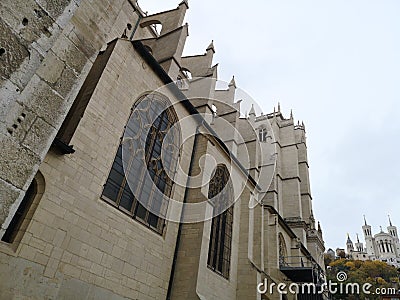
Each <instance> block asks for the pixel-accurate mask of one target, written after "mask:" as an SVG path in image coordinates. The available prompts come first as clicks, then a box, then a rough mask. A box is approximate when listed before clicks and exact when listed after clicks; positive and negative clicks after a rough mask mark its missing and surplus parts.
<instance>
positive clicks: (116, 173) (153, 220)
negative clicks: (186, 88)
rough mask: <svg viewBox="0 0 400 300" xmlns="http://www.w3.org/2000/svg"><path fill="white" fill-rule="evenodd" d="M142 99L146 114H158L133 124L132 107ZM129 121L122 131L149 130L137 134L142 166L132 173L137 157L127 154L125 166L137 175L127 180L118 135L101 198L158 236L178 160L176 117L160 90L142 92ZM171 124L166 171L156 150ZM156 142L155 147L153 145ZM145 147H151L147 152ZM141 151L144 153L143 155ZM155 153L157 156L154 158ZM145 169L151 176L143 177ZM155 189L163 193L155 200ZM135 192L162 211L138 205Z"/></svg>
mask: <svg viewBox="0 0 400 300" xmlns="http://www.w3.org/2000/svg"><path fill="white" fill-rule="evenodd" d="M142 101H148V102H150V103H149V104H148V106H147V109H148V111H146V112H145V113H146V116H147V115H148V114H151V113H153V112H156V111H158V110H161V112H160V113H159V114H157V115H158V117H156V118H155V121H154V122H153V123H152V124H150V123H144V122H143V120H141V121H137V123H135V122H133V121H132V120H131V117H132V114H133V113H135V111H136V110H135V108H137V107H138V106H139V105H140V104H141V103H142ZM157 105H161V106H162V107H161V106H159V107H157ZM129 120H130V121H129V122H128V124H127V125H126V126H125V130H124V134H125V131H127V130H135V129H137V128H130V126H131V127H132V126H137V127H138V128H139V127H140V129H138V130H140V131H141V132H142V134H143V132H145V133H146V132H148V133H149V134H148V135H147V136H146V137H144V135H143V136H140V137H138V140H139V142H140V140H143V141H145V143H144V144H145V145H142V147H143V149H141V151H142V155H143V156H144V160H145V162H144V163H145V167H143V166H142V167H141V169H140V170H139V172H137V173H136V169H134V162H136V160H137V159H138V157H134V155H132V156H131V157H128V158H129V166H128V168H131V170H133V171H132V172H135V176H134V178H135V179H136V178H137V180H135V182H131V181H130V182H129V183H128V181H127V178H126V176H125V174H126V173H125V172H124V167H127V166H123V163H122V148H123V143H124V140H123V138H121V141H120V144H119V145H118V149H117V152H116V155H115V157H114V161H113V164H112V166H111V170H110V173H109V175H108V177H107V179H106V182H105V184H104V188H103V192H102V195H101V198H102V199H103V200H105V201H106V202H107V203H109V204H111V205H112V206H114V207H115V208H116V209H118V210H119V211H121V212H123V213H124V214H126V215H128V216H129V217H130V218H132V219H134V220H135V221H137V222H138V223H140V224H142V225H144V226H145V227H147V228H149V229H150V230H152V231H154V232H156V233H158V234H159V235H163V234H164V232H165V230H164V229H165V226H166V220H165V217H166V213H167V209H168V200H169V197H170V196H171V195H172V194H173V192H174V180H173V179H174V178H170V177H169V176H168V174H175V173H176V168H177V165H178V164H179V159H180V156H181V155H180V149H179V145H180V139H181V136H180V135H181V130H180V127H179V124H177V122H178V117H177V114H176V112H175V110H174V109H173V107H172V105H171V102H170V100H169V99H168V97H166V96H164V95H162V94H160V93H155V92H152V93H146V94H144V95H143V96H141V97H139V98H138V99H137V100H136V101H135V104H134V105H133V108H132V112H131V114H130V116H129ZM165 124H166V128H163V129H161V126H165ZM147 127H149V128H150V129H148V130H145V128H147ZM172 127H173V128H174V130H175V133H176V134H175V135H174V136H173V138H174V140H173V144H175V146H176V147H175V149H174V153H173V155H174V157H175V158H171V160H170V164H169V165H170V168H173V170H169V172H168V171H166V170H165V169H164V166H163V164H162V162H161V152H160V151H161V148H162V147H164V146H163V142H164V138H165V136H166V133H167V132H168V131H169V130H170V129H171V128H172ZM164 132H165V133H164ZM158 139H159V140H158ZM160 140H161V141H160ZM157 145H158V147H156V146H157ZM156 148H157V150H156ZM149 149H151V150H150V151H148V150H149ZM157 151H159V152H160V153H158V152H157ZM175 151H176V152H175ZM143 152H144V153H145V154H143ZM135 155H136V154H135ZM155 155H158V157H157V159H156V158H155ZM135 159H136V160H135ZM157 163H159V164H157ZM154 164H156V165H157V166H160V165H161V166H162V167H161V170H158V171H159V172H157V171H154V170H155V169H154V168H151V167H152V166H153V165H154ZM146 172H148V174H151V175H150V176H146ZM130 176H132V175H130ZM130 178H132V177H130ZM149 178H150V179H149ZM132 188H134V192H132V190H131V189H132ZM156 189H159V191H161V192H162V193H163V196H162V199H156V197H157V195H160V193H158V194H157V192H156ZM112 193H114V194H112ZM136 195H140V196H139V197H142V196H143V195H146V196H144V197H147V200H146V201H147V205H153V204H154V203H156V205H158V204H157V203H159V202H160V203H161V204H160V208H159V209H160V211H161V210H162V211H163V213H161V212H160V214H161V215H160V214H158V215H156V214H154V213H153V212H151V211H150V210H149V209H147V208H146V207H145V206H144V205H142V203H143V202H142V201H139V200H138V199H137V197H136ZM143 199H144V198H143ZM157 201H159V202H157Z"/></svg>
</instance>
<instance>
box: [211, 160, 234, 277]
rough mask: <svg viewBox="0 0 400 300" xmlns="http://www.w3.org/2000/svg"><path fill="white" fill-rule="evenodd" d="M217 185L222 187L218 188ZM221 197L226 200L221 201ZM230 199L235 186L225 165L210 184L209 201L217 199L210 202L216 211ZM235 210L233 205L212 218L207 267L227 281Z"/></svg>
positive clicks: (217, 168) (215, 172) (214, 175)
mask: <svg viewBox="0 0 400 300" xmlns="http://www.w3.org/2000/svg"><path fill="white" fill-rule="evenodd" d="M221 179H222V180H221ZM221 182H222V185H221ZM216 183H220V185H219V186H217V184H216ZM225 187H226V188H225ZM220 197H224V199H222V201H220V200H221V198H220ZM230 197H233V186H232V180H231V178H230V174H229V171H228V169H227V168H226V166H225V165H218V166H217V167H216V169H215V170H214V172H213V176H212V178H211V180H210V183H209V189H208V199H217V201H210V202H211V204H212V205H213V206H214V209H215V208H216V205H218V204H221V205H224V204H225V203H230V202H231V199H230ZM226 198H228V199H226ZM233 210H234V206H233V205H231V206H229V208H228V209H226V210H225V211H224V212H222V213H221V214H219V215H217V216H215V217H214V218H212V220H211V232H210V241H209V245H208V256H207V267H208V268H209V269H211V270H212V271H214V272H215V273H217V274H219V275H221V276H222V277H224V278H225V279H227V280H229V275H230V267H231V256H232V238H233V217H234V215H233Z"/></svg>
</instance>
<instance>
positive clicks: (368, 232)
mask: <svg viewBox="0 0 400 300" xmlns="http://www.w3.org/2000/svg"><path fill="white" fill-rule="evenodd" d="M362 229H363V232H364V238H365V247H366V250H367V253H368V254H369V255H375V249H374V243H373V237H372V229H371V226H370V225H368V224H367V219H366V218H365V216H364V226H363V227H362Z"/></svg>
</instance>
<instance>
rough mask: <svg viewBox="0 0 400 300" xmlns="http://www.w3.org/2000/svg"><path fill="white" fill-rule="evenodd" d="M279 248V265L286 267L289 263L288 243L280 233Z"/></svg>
mask: <svg viewBox="0 0 400 300" xmlns="http://www.w3.org/2000/svg"><path fill="white" fill-rule="evenodd" d="M278 248H279V264H280V265H285V264H287V263H288V261H287V259H288V252H287V247H286V241H285V238H284V237H283V234H282V233H279V235H278Z"/></svg>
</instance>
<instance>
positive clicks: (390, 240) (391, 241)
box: [346, 217, 400, 268]
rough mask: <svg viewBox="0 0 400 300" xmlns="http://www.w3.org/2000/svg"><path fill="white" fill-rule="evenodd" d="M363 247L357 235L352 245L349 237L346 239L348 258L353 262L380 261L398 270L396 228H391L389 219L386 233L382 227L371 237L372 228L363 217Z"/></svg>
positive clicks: (398, 255)
mask: <svg viewBox="0 0 400 300" xmlns="http://www.w3.org/2000/svg"><path fill="white" fill-rule="evenodd" d="M362 230H363V233H364V239H365V246H364V244H363V243H362V242H360V239H359V237H358V235H357V242H356V243H355V244H353V241H352V240H351V239H350V236H348V237H347V242H346V248H347V254H348V255H349V257H351V258H352V259H355V260H380V261H383V262H386V263H387V264H389V265H393V266H395V267H396V268H400V242H399V236H398V234H397V227H396V226H393V224H392V221H391V220H390V217H389V226H388V227H387V232H384V231H383V229H382V226H381V228H380V232H379V233H377V234H375V235H373V234H372V227H371V226H370V225H368V223H367V220H366V219H365V217H364V226H362Z"/></svg>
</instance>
